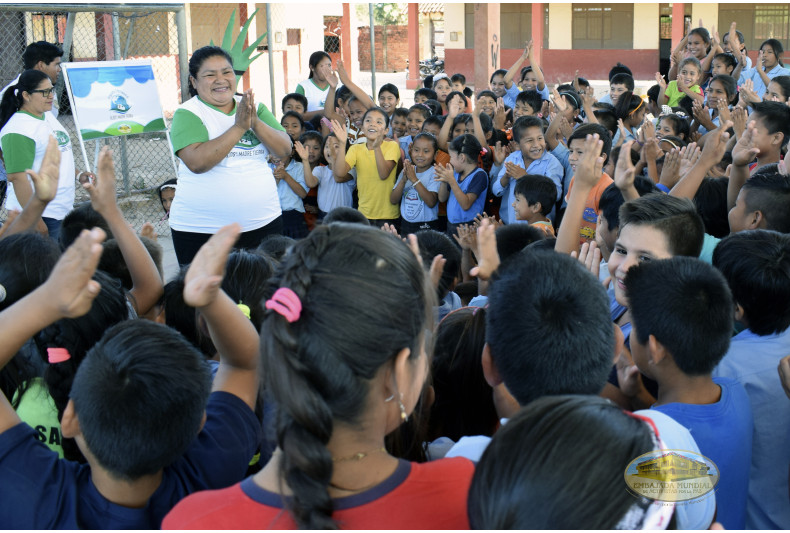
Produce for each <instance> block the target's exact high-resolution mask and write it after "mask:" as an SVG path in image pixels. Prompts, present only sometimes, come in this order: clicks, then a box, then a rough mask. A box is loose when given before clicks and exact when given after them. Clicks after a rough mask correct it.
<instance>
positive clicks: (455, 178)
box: [434, 133, 488, 237]
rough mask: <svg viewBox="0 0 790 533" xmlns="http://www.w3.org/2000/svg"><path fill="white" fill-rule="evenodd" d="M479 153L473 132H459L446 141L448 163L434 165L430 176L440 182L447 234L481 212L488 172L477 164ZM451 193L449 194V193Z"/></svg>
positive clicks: (486, 188)
mask: <svg viewBox="0 0 790 533" xmlns="http://www.w3.org/2000/svg"><path fill="white" fill-rule="evenodd" d="M482 152H483V148H482V147H481V146H480V141H478V140H477V139H476V138H475V136H474V135H471V134H469V133H466V134H463V135H459V136H458V137H456V138H455V139H453V142H451V143H450V146H449V153H450V164H449V165H447V166H444V167H443V166H441V165H437V166H436V175H435V177H434V179H435V180H436V181H439V182H441V183H442V185H441V187H440V188H439V201H440V202H445V201H446V202H447V234H448V235H449V236H450V237H452V236H453V235H455V234H456V233H457V232H458V230H457V228H458V226H459V225H461V224H471V223H472V222H474V219H475V217H476V216H477V215H479V214H480V213H482V212H483V208H484V207H485V200H486V191H487V190H488V174H486V171H485V170H483V169H482V168H480V167H479V166H478V158H479V157H480V154H481V153H482ZM451 192H452V194H450V193H451Z"/></svg>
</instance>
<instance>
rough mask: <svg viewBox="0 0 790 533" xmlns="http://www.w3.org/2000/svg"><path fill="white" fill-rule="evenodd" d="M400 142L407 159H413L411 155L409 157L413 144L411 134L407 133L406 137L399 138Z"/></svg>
mask: <svg viewBox="0 0 790 533" xmlns="http://www.w3.org/2000/svg"><path fill="white" fill-rule="evenodd" d="M398 144H399V145H400V149H401V150H402V151H403V153H404V154H405V156H406V159H407V160H409V161H411V157H409V145H410V144H411V135H406V136H404V137H399V138H398Z"/></svg>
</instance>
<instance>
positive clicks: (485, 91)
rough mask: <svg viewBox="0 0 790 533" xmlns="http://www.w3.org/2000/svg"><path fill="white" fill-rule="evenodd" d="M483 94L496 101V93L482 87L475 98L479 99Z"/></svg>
mask: <svg viewBox="0 0 790 533" xmlns="http://www.w3.org/2000/svg"><path fill="white" fill-rule="evenodd" d="M484 96H487V97H489V98H493V99H494V102H496V100H497V96H496V94H495V93H494V91H492V90H490V89H484V90H482V91H480V92H479V93H477V100H480V99H481V98H482V97H484Z"/></svg>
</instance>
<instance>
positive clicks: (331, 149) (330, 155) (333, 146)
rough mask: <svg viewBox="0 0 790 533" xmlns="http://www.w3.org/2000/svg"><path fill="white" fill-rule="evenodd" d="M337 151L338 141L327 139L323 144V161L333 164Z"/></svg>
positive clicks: (335, 138) (334, 138) (332, 138)
mask: <svg viewBox="0 0 790 533" xmlns="http://www.w3.org/2000/svg"><path fill="white" fill-rule="evenodd" d="M339 149H340V141H339V140H337V137H327V139H326V142H325V143H324V159H326V160H327V161H329V162H330V163H331V162H333V161H334V160H335V155H336V154H337V151H338V150H339Z"/></svg>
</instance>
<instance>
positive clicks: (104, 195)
mask: <svg viewBox="0 0 790 533" xmlns="http://www.w3.org/2000/svg"><path fill="white" fill-rule="evenodd" d="M82 187H83V188H84V189H85V190H86V191H88V195H90V198H91V205H92V206H93V208H94V209H95V210H96V212H97V213H99V214H100V215H103V216H106V213H108V212H109V211H110V210H112V209H117V208H118V204H117V201H116V193H115V163H114V162H113V160H112V151H111V150H110V149H109V148H108V147H106V146H104V147H103V148H102V149H101V152H99V164H98V168H97V176H96V178H95V179H94V180H93V182H92V183H91V182H90V181H88V182H86V183H83V184H82Z"/></svg>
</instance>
